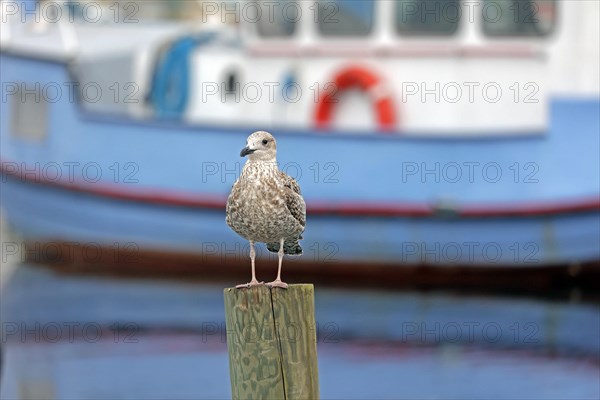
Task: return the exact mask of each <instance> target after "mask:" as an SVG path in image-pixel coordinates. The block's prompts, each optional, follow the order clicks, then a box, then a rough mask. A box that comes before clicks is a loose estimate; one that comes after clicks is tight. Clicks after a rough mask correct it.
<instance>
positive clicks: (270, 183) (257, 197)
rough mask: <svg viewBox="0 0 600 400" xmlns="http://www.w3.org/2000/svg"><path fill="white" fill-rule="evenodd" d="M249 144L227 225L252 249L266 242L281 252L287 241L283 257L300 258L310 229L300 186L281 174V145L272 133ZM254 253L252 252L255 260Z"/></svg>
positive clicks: (252, 138)
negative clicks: (278, 160) (306, 228)
mask: <svg viewBox="0 0 600 400" xmlns="http://www.w3.org/2000/svg"><path fill="white" fill-rule="evenodd" d="M247 144H248V145H247V146H246V147H245V148H244V149H243V150H242V152H241V153H240V155H242V156H244V155H248V161H247V162H246V164H245V165H244V168H243V169H242V173H241V175H240V177H239V178H238V180H237V181H236V182H235V183H234V185H233V188H232V190H231V194H230V195H229V198H228V199H227V208H226V221H227V225H229V226H230V227H231V229H233V230H234V231H235V232H236V233H237V234H238V235H240V236H241V237H243V238H245V239H247V240H249V241H250V243H251V246H252V245H253V243H254V242H263V243H266V244H267V249H268V250H269V251H272V252H279V247H280V242H281V240H283V241H284V244H283V253H285V254H293V255H300V254H302V248H301V247H300V244H299V243H298V241H299V240H300V239H302V232H303V231H304V227H305V225H306V205H305V203H304V199H303V198H302V194H301V192H300V186H299V185H298V183H297V182H296V181H295V180H294V179H292V178H291V177H289V176H288V175H286V174H285V173H284V172H282V171H280V170H279V166H278V165H277V160H276V149H277V145H276V142H275V139H274V138H273V136H272V135H271V134H270V133H268V132H264V131H259V132H255V133H253V134H252V135H250V136H249V137H248V141H247ZM253 251H254V250H253V248H251V256H250V257H251V259H252V260H254V258H253ZM283 253H281V256H283Z"/></svg>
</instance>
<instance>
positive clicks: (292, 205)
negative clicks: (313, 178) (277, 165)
mask: <svg viewBox="0 0 600 400" xmlns="http://www.w3.org/2000/svg"><path fill="white" fill-rule="evenodd" d="M279 175H280V179H281V181H282V182H283V186H284V187H285V190H284V193H285V194H284V197H285V205H286V206H287V208H288V210H289V211H290V213H291V214H292V216H293V217H294V218H295V219H296V221H298V222H299V223H300V225H302V227H303V228H304V227H305V226H306V204H305V203H304V198H302V193H301V192H300V185H298V182H296V180H295V179H294V178H292V177H290V176H289V175H287V174H286V173H285V172H282V171H279Z"/></svg>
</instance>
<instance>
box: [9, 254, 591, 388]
mask: <svg viewBox="0 0 600 400" xmlns="http://www.w3.org/2000/svg"><path fill="white" fill-rule="evenodd" d="M223 286H224V285H218V284H210V285H209V284H200V283H182V282H161V281H143V280H116V279H108V278H107V279H104V278H102V279H100V278H93V277H73V276H63V275H58V274H55V273H53V272H51V271H49V270H46V269H43V268H40V267H32V266H24V265H22V266H19V267H18V268H17V270H16V271H15V272H14V273H13V274H12V275H11V276H10V278H9V280H8V281H6V280H5V281H3V282H2V287H3V292H2V304H1V307H2V308H1V311H2V358H3V365H2V378H1V379H2V386H1V393H0V396H1V398H2V399H13V398H15V399H21V398H55V399H92V398H93V399H109V398H111V399H112V398H137V399H158V398H161V399H164V398H178V399H183V398H195V399H198V398H202V399H209V398H210V399H214V398H219V399H220V398H229V397H230V388H229V369H228V358H227V347H226V341H225V338H226V330H225V326H224V322H223V320H224V318H223V315H224V311H223V301H222V298H223V296H222V287H223ZM316 310H317V319H318V340H319V343H318V346H319V370H320V384H321V395H322V398H324V399H340V398H344V399H346V398H351V399H362V398H377V399H396V398H428V399H432V398H433V399H447V398H461V399H467V398H470V399H498V398H503V399H513V398H514V399H517V398H518V399H523V398H527V399H534V398H535V399H574V398H577V399H595V398H598V397H599V394H600V389H599V386H598V376H599V373H600V362H599V359H598V357H599V355H600V345H599V343H598V337H599V336H600V316H599V314H600V313H599V311H600V307H599V306H598V304H595V303H579V304H576V303H569V302H560V301H542V300H535V299H514V298H506V297H490V296H470V297H465V296H459V295H456V294H452V293H429V294H423V293H391V292H378V291H350V290H340V289H329V288H321V287H317V288H316Z"/></svg>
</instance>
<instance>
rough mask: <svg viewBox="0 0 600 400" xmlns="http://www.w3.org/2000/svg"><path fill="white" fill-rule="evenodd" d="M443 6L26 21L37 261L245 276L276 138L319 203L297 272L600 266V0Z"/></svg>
mask: <svg viewBox="0 0 600 400" xmlns="http://www.w3.org/2000/svg"><path fill="white" fill-rule="evenodd" d="M153 3H154V2H153ZM426 3H427V2H414V1H413V2H412V4H413V5H414V4H416V5H417V6H418V7H417V11H416V14H415V11H414V9H412V8H409V9H407V8H406V6H407V5H408V4H407V3H406V2H404V1H398V2H347V1H335V2H321V3H314V4H313V3H311V2H292V1H290V2H282V3H278V5H277V6H275V11H274V15H275V20H274V21H271V22H269V23H267V24H263V23H262V22H261V21H260V20H259V21H258V22H256V23H250V22H248V21H241V23H240V24H234V26H233V27H232V26H231V24H229V23H222V24H220V23H217V24H208V22H210V21H209V17H214V16H215V15H216V16H219V17H220V15H221V14H219V10H217V11H215V10H214V9H213V8H210V9H208V8H206V9H205V8H204V6H203V5H202V4H204V3H200V4H201V5H199V7H202V9H201V11H202V12H201V13H200V14H199V16H198V17H197V18H199V20H201V21H202V22H207V23H206V24H201V25H202V28H201V29H198V28H197V27H196V26H197V25H198V24H197V23H196V24H194V22H193V21H192V22H181V21H178V22H165V21H163V22H161V23H158V22H157V23H155V24H144V23H136V24H126V23H118V24H115V23H94V24H92V23H89V21H88V22H87V23H86V22H81V21H80V22H74V23H71V22H68V23H67V22H64V21H60V22H59V23H56V24H51V23H48V22H47V21H46V24H45V25H49V26H42V27H40V26H39V25H44V24H43V19H42V22H40V23H36V22H35V21H26V22H20V21H19V20H18V18H17V21H16V22H15V18H14V15H12V14H10V15H8V14H9V13H6V14H7V15H8V18H6V21H5V23H4V24H3V32H4V35H3V42H2V52H1V55H0V66H1V70H2V93H3V94H2V95H3V101H2V102H1V105H0V106H1V107H2V108H1V112H2V115H3V116H4V117H3V118H2V121H1V126H0V134H1V139H2V148H1V150H0V159H1V162H2V167H1V170H2V186H3V190H2V207H3V209H4V210H5V211H6V215H7V219H8V221H9V223H10V224H11V226H12V228H13V229H14V230H15V231H16V232H18V233H19V234H20V235H21V236H22V237H23V241H24V243H26V244H27V247H26V248H25V247H24V248H23V249H24V250H25V253H26V257H27V259H28V260H29V261H43V262H57V263H63V264H64V263H68V264H77V265H88V266H90V265H102V266H103V268H108V265H112V266H113V267H115V268H116V269H117V270H135V271H138V272H142V271H143V272H149V271H153V270H154V272H165V273H168V272H174V273H177V274H182V273H184V271H185V272H186V273H188V272H194V273H197V274H199V275H204V274H207V273H208V271H211V272H215V273H216V272H218V271H223V269H222V268H220V267H221V266H223V265H227V266H231V267H239V268H241V267H244V269H245V267H246V261H245V260H246V258H247V251H248V248H247V246H246V243H245V242H244V241H242V240H241V239H240V238H239V237H237V236H236V235H235V234H234V233H233V232H231V231H230V230H229V229H228V228H227V226H226V225H225V223H224V204H225V199H226V196H227V194H228V192H229V190H230V188H231V185H232V184H233V182H234V180H235V178H236V176H237V175H238V174H239V171H240V170H241V167H242V165H243V164H242V163H243V161H244V160H242V159H240V158H239V157H238V150H239V149H240V148H241V147H243V145H244V143H245V138H246V136H247V135H248V134H249V133H250V132H252V131H254V130H258V129H267V130H270V131H272V132H273V133H274V134H275V135H276V137H277V140H278V147H279V149H280V156H279V162H280V164H281V167H282V169H284V170H285V171H286V172H287V173H288V174H290V175H292V176H294V177H295V178H296V179H297V180H298V182H299V183H300V185H301V187H302V190H303V194H304V197H305V199H306V201H307V207H308V215H309V217H308V219H309V221H308V230H307V231H306V234H305V240H304V245H303V246H304V248H305V255H304V256H303V257H302V258H301V259H299V260H294V261H291V262H290V263H289V265H290V266H289V268H290V269H291V270H292V271H301V270H302V268H305V270H304V271H309V272H307V273H309V274H311V275H314V274H334V275H335V274H337V276H338V277H339V276H343V275H345V276H351V277H358V276H360V277H364V276H365V274H368V275H369V276H374V277H377V279H379V278H380V277H382V276H384V275H385V274H391V273H394V272H395V271H400V270H402V269H403V268H404V269H410V268H415V267H418V266H423V265H427V266H433V267H437V266H440V267H462V268H464V267H474V268H475V267H485V269H487V270H493V271H505V270H509V269H511V270H531V269H533V270H538V271H547V270H548V268H550V269H552V267H555V266H571V269H570V270H569V271H571V272H573V271H575V272H577V271H579V266H580V265H585V266H588V265H595V266H596V267H597V266H598V262H599V260H600V243H599V241H598V238H599V237H600V188H599V185H598V182H599V180H600V172H599V171H600V165H599V158H598V148H599V145H600V143H599V142H600V139H599V135H598V131H599V130H600V126H599V119H600V111H599V110H600V100H599V93H598V86H599V83H598V80H599V78H598V75H597V74H596V72H597V71H598V68H599V66H598V57H597V55H598V41H597V38H598V35H597V34H594V32H595V33H598V29H599V28H598V26H597V24H596V22H595V19H594V18H593V17H592V16H594V15H596V14H597V11H598V4H595V2H559V1H556V2H555V1H533V2H528V4H530V5H531V4H533V6H531V7H532V8H531V9H521V8H519V7H521V6H522V5H519V4H521V3H522V2H521V3H519V2H516V3H514V2H512V1H505V2H499V1H496V2H494V4H495V6H494V7H501V8H500V10H501V11H504V15H505V17H503V19H502V18H500V19H499V20H498V19H496V20H494V21H495V22H494V23H490V18H489V17H486V16H485V15H483V17H482V16H481V15H480V14H478V12H476V13H475V14H474V15H475V17H474V18H471V19H467V18H466V17H465V16H464V15H463V16H462V18H459V17H456V18H454V19H452V18H449V17H447V15H449V14H445V15H446V18H442V22H435V21H432V20H429V19H428V18H429V17H427V16H426V15H425V16H423V15H424V14H419V13H420V12H421V11H422V10H421V8H419V7H425V6H426ZM434 3H435V4H436V5H437V6H439V7H442V8H440V10H441V11H440V12H446V13H450V12H451V11H452V10H453V8H452V7H448V5H451V6H452V5H454V6H455V7H457V9H462V7H464V6H465V4H463V3H462V2H458V1H443V2H434ZM484 3H485V2H484ZM592 3H593V4H592ZM132 4H133V3H132ZM135 4H138V3H135ZM141 4H142V7H143V3H141ZM211 4H213V5H214V3H211ZM235 4H237V5H238V6H239V11H240V13H243V10H244V7H245V6H246V5H247V3H246V2H240V3H235ZM253 4H255V7H257V6H256V4H257V3H253ZM332 4H333V5H334V7H333V10H334V11H335V12H336V14H335V18H336V20H337V22H336V23H328V12H329V11H330V10H329V8H328V7H330V6H331V5H332ZM486 4H487V3H486ZM489 4H491V3H489ZM489 4H487V5H489ZM515 4H516V5H517V9H516V11H515V9H514V7H515ZM258 6H259V7H262V8H259V9H262V10H265V7H267V5H265V4H263V3H261V2H259V3H258ZM39 7H40V8H41V7H42V6H39ZM138 7H140V6H139V5H138ZM511 7H512V8H511ZM484 8H485V7H484ZM283 9H285V10H286V12H288V13H292V11H294V10H296V11H297V14H294V15H296V16H298V15H303V16H304V17H303V18H299V17H298V18H295V17H289V16H288V17H285V18H284V17H280V18H279V19H278V18H277V15H280V14H278V13H279V12H281V11H282V10H283ZM290 10H291V11H290ZM298 10H300V11H298ZM444 10H445V11H444ZM509 10H512V11H511V12H513V13H514V12H521V13H522V14H526V12H529V13H530V14H531V13H533V15H534V17H535V18H533V19H532V20H531V21H530V20H529V19H527V18H523V20H517V19H513V17H512V14H510V13H509V12H508V11H509ZM138 11H139V12H140V13H142V12H143V11H144V9H143V8H142V9H138ZM221 11H222V10H221ZM292 14H293V13H292ZM413 14H415V15H416V16H415V15H413ZM501 14H502V13H501ZM241 15H243V14H241ZM281 15H283V14H281ZM286 15H287V14H286ZM313 15H314V16H315V18H312V16H313ZM519 15H520V14H519ZM307 16H308V17H307ZM509 17H510V18H509ZM63 19H64V18H63ZM243 19H244V18H242V20H243ZM247 19H248V18H246V20H247ZM199 20H198V21H199ZM198 21H196V22H198ZM532 21H534V22H532ZM217 22H218V21H217ZM207 27H208V28H207ZM7 32H8V33H10V35H6V33H7ZM594 38H595V39H594ZM262 253H264V254H263V257H267V256H268V255H267V253H266V251H265V250H263V252H262ZM153 263H154V264H155V265H154V267H152V266H151V265H152V264H153ZM263 264H264V263H263ZM234 269H235V268H232V270H234ZM235 270H236V271H237V270H238V269H235ZM353 274H354V275H353ZM386 276H387V275H386Z"/></svg>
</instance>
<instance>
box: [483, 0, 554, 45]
mask: <svg viewBox="0 0 600 400" xmlns="http://www.w3.org/2000/svg"><path fill="white" fill-rule="evenodd" d="M482 14H483V31H484V33H485V34H486V35H487V36H525V37H526V36H546V35H548V34H550V33H551V32H552V30H553V28H554V25H555V22H556V2H555V0H485V2H484V4H483V8H482Z"/></svg>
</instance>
